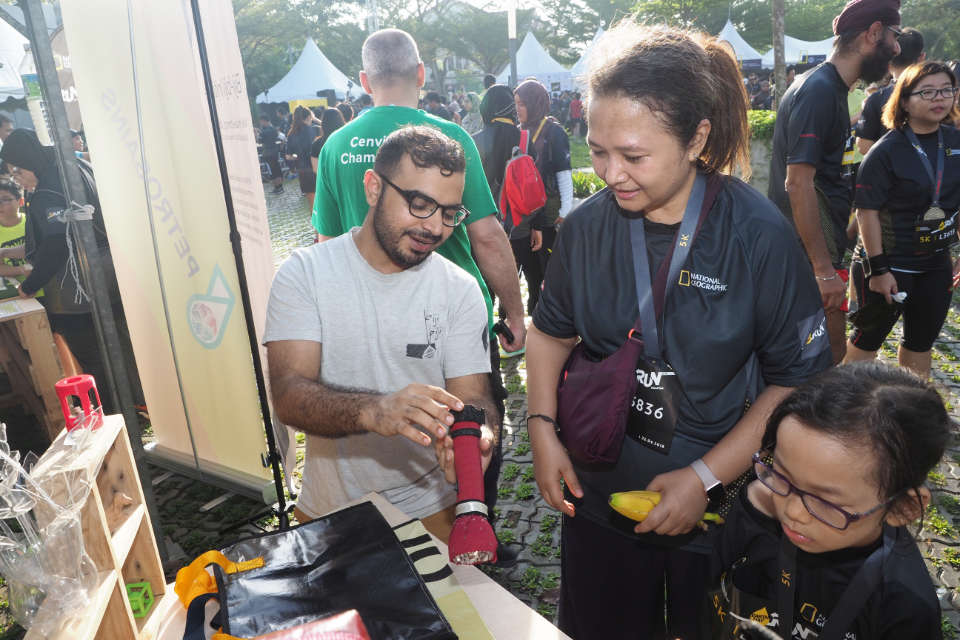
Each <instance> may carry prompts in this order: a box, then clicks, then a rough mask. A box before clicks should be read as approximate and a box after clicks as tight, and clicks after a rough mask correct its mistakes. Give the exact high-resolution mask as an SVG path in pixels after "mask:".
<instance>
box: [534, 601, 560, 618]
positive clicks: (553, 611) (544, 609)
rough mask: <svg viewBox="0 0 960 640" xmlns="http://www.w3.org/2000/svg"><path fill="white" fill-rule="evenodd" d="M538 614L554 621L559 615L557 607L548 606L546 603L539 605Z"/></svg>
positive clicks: (553, 605)
mask: <svg viewBox="0 0 960 640" xmlns="http://www.w3.org/2000/svg"><path fill="white" fill-rule="evenodd" d="M537 613H539V614H540V615H542V616H543V617H544V618H546V619H547V620H553V618H554V616H556V615H557V605H555V604H547V603H546V602H544V603H541V604H538V605H537Z"/></svg>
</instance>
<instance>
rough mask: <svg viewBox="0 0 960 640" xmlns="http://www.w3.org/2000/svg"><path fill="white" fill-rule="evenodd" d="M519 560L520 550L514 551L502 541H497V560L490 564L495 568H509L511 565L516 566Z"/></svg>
mask: <svg viewBox="0 0 960 640" xmlns="http://www.w3.org/2000/svg"><path fill="white" fill-rule="evenodd" d="M519 560H520V552H519V551H516V550H514V549H512V548H510V547H508V546H507V545H505V544H503V543H502V542H499V541H498V542H497V561H496V562H494V563H492V565H491V566H494V567H496V568H497V569H509V568H511V567H515V566H517V562H518V561H519Z"/></svg>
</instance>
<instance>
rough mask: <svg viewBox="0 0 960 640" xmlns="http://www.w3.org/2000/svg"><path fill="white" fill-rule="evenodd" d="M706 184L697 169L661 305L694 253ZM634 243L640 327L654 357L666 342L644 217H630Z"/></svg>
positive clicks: (646, 345)
mask: <svg viewBox="0 0 960 640" xmlns="http://www.w3.org/2000/svg"><path fill="white" fill-rule="evenodd" d="M706 185H707V179H706V177H705V176H704V175H703V174H702V173H700V172H697V177H696V178H695V179H694V181H693V188H692V189H691V190H690V199H689V200H687V208H686V209H685V210H684V212H683V220H682V221H681V222H680V230H679V231H678V232H677V235H676V236H675V237H674V247H673V256H672V257H671V258H670V269H669V271H668V275H667V278H666V279H665V280H662V281H660V283H659V284H661V285H662V286H661V287H660V288H661V290H662V293H661V294H660V296H659V297H660V301H661V302H660V304H661V306H662V305H663V301H664V300H666V297H667V291H668V287H669V286H670V285H671V284H673V283H674V282H676V280H677V277H678V276H679V274H680V267H682V266H683V263H684V262H685V261H686V259H687V255H689V253H690V245H692V244H693V237H694V235H695V234H696V231H697V226H698V225H699V224H700V218H701V216H702V215H703V211H701V209H702V208H703V197H704V193H705V192H706ZM630 244H631V245H632V247H633V273H634V278H635V280H636V284H637V305H638V306H639V309H640V327H641V328H642V329H643V346H644V353H645V354H646V355H648V356H651V357H653V358H660V356H661V353H662V351H663V345H662V343H661V341H660V335H659V330H658V328H657V309H656V308H655V303H654V288H655V286H656V285H655V284H653V283H651V281H650V263H649V260H648V258H647V241H646V234H645V233H644V229H643V218H633V219H632V220H630ZM661 270H662V269H661Z"/></svg>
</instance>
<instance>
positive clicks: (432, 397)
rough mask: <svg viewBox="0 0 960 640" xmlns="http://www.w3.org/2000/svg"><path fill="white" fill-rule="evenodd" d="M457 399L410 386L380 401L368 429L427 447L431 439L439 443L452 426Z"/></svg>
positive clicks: (460, 405)
mask: <svg viewBox="0 0 960 640" xmlns="http://www.w3.org/2000/svg"><path fill="white" fill-rule="evenodd" d="M461 409H463V403H462V402H460V399H459V398H457V397H456V396H454V395H451V394H450V393H447V392H446V391H445V390H443V389H441V388H440V387H434V386H431V385H428V384H417V383H414V384H410V385H407V386H406V387H404V388H403V389H401V390H400V391H397V392H395V393H391V394H390V395H386V396H383V397H381V398H379V399H378V400H377V402H376V404H375V408H374V415H373V416H371V419H370V422H369V423H368V425H367V426H368V429H369V430H370V431H372V432H374V433H379V434H380V435H382V436H398V435H399V436H403V437H404V438H407V439H409V440H410V441H412V442H415V443H417V444H421V445H423V446H425V447H426V446H429V445H430V440H431V436H433V437H434V438H437V439H440V438H443V437H444V436H445V435H446V433H447V428H448V427H449V426H450V425H452V424H453V415H452V414H451V413H450V411H451V410H454V411H460V410H461Z"/></svg>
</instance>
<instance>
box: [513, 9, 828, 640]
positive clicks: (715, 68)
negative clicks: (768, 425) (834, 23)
mask: <svg viewBox="0 0 960 640" xmlns="http://www.w3.org/2000/svg"><path fill="white" fill-rule="evenodd" d="M594 51H595V53H594V54H592V56H591V61H590V62H591V68H590V72H589V78H588V83H589V84H588V87H589V99H588V100H587V104H588V110H587V114H586V115H587V124H588V135H587V142H588V144H589V145H590V153H591V158H592V160H593V166H594V169H595V170H596V173H597V175H598V176H600V177H601V178H602V179H603V180H604V181H605V182H606V183H607V185H608V186H607V188H606V189H604V190H603V191H601V192H599V193H597V194H595V195H594V196H593V197H592V198H590V199H588V200H587V201H585V202H584V203H583V204H581V205H580V206H579V207H578V208H577V209H576V210H575V211H574V212H573V213H571V214H570V216H569V217H568V218H567V220H566V221H565V222H564V223H563V225H562V226H561V227H560V234H559V239H558V241H557V244H556V246H555V248H554V252H553V256H552V258H551V260H550V264H549V266H548V269H547V274H546V278H545V281H544V282H545V286H544V290H543V293H542V294H541V297H540V303H539V305H538V307H537V309H536V311H535V313H534V315H533V326H532V327H531V328H530V330H529V333H528V337H527V372H528V375H527V390H528V406H529V413H530V415H529V417H528V429H529V432H530V440H531V445H532V449H533V459H534V467H535V471H536V479H537V485H538V486H539V488H540V492H541V494H542V495H543V497H544V499H545V500H546V502H547V503H548V504H549V505H551V506H552V507H554V508H555V509H558V510H560V511H562V512H563V514H564V518H563V529H562V536H563V538H562V551H561V553H562V571H563V573H562V576H561V599H560V626H561V628H562V629H563V630H564V631H565V632H567V633H568V634H570V635H571V636H573V637H577V638H600V637H602V638H663V637H669V638H674V637H677V636H681V637H683V638H685V639H688V640H689V639H692V638H698V637H701V636H700V635H699V630H698V628H697V626H698V625H697V618H698V616H699V614H700V605H701V603H702V600H703V598H704V597H705V594H706V589H707V584H708V582H709V575H708V564H709V563H708V561H707V559H708V555H707V554H709V553H710V552H711V551H712V547H713V542H714V537H713V535H712V534H701V532H700V531H699V530H698V529H695V525H696V523H697V522H698V521H699V520H700V519H701V518H702V517H703V514H704V511H705V510H706V508H707V505H708V495H709V497H710V498H714V497H715V496H716V495H717V493H718V492H719V493H720V494H721V495H722V493H723V488H722V486H721V485H726V484H730V483H732V482H733V481H734V480H735V479H736V478H737V477H738V476H740V475H741V474H742V473H743V472H744V471H746V470H747V469H748V468H749V466H750V456H751V454H752V453H753V452H754V451H756V450H757V449H758V448H759V445H760V433H761V430H762V425H763V421H764V419H765V417H766V415H767V413H769V411H770V410H771V409H772V408H773V407H774V406H775V405H776V404H777V402H778V401H779V400H780V399H781V398H783V397H784V396H785V395H786V394H787V393H789V390H790V388H791V387H794V386H797V385H799V384H800V383H802V382H804V381H805V380H806V379H807V378H808V377H809V376H810V375H812V374H814V373H816V372H818V371H820V370H822V369H824V368H826V367H828V366H829V364H830V349H829V343H828V340H827V338H826V332H825V328H824V322H825V317H824V313H823V308H822V304H821V302H820V296H819V294H818V291H817V287H816V283H815V281H814V279H813V274H812V272H811V269H810V265H809V263H808V262H807V260H806V258H805V256H804V255H803V253H802V250H801V248H800V245H799V243H798V242H797V241H796V235H795V234H794V233H793V232H792V231H791V229H790V226H789V223H788V222H787V221H786V219H785V218H784V217H783V216H782V215H781V214H780V213H779V212H778V211H777V209H776V208H775V207H774V205H773V204H772V203H770V202H769V201H768V200H766V199H765V198H764V197H763V196H761V195H760V194H759V193H757V192H756V191H754V190H753V189H751V188H750V187H748V186H747V185H745V184H744V183H742V182H740V181H739V180H737V179H735V178H731V177H728V176H723V175H721V172H723V171H727V170H729V169H730V168H732V167H734V166H737V165H739V166H740V167H744V166H747V163H748V154H747V149H748V127H747V118H746V107H747V100H746V94H745V93H744V88H743V83H742V81H741V79H740V74H739V71H738V67H737V63H736V60H734V59H733V57H732V56H731V55H730V54H729V53H728V51H727V49H726V48H725V46H724V45H723V44H722V43H719V42H718V41H716V40H713V39H710V38H707V37H703V38H697V39H695V38H694V37H692V36H691V35H689V34H687V33H686V32H683V31H680V30H674V29H670V28H667V27H649V28H648V27H642V26H640V25H636V24H633V23H630V22H625V23H621V24H620V25H619V26H617V27H616V28H615V29H612V30H611V31H609V32H608V33H606V34H604V36H603V37H602V38H601V39H600V40H599V41H598V42H597V45H596V47H595V49H594ZM695 194H703V205H702V207H701V206H697V205H696V204H694V205H693V206H691V207H690V209H691V210H690V211H689V212H688V211H687V208H688V207H687V205H688V203H690V202H691V201H693V202H694V203H696V200H697V197H696V195H695ZM701 209H704V210H703V211H701ZM697 216H699V218H700V222H699V224H698V226H696V227H695V228H694V231H693V232H692V233H685V232H683V231H680V232H679V233H678V231H679V227H680V225H681V224H682V223H683V222H682V221H687V222H686V223H687V224H689V223H690V222H691V221H693V220H695V219H696V217H697ZM635 234H636V235H639V236H640V237H641V238H643V240H642V242H643V244H639V242H640V241H638V244H637V249H638V251H637V252H636V253H635V252H634V245H633V241H632V236H634V235H635ZM687 251H688V252H689V253H688V254H687V257H686V259H685V260H682V261H676V262H677V264H675V265H673V264H672V263H674V262H675V261H674V260H673V259H672V258H668V256H670V255H674V256H676V255H682V254H683V253H684V252H687ZM678 252H679V254H678ZM635 257H636V258H637V259H636V261H635V260H634V258H635ZM644 261H646V262H647V264H648V268H649V274H650V276H652V275H653V274H657V273H658V272H661V265H665V267H666V265H670V266H675V267H676V268H678V269H679V271H678V272H677V274H678V275H677V276H676V277H675V278H669V279H667V277H664V278H659V277H658V278H651V277H650V276H648V277H647V279H646V281H644V280H643V278H642V277H641V278H639V286H638V276H637V275H636V271H637V270H640V269H641V267H642V265H643V263H644ZM664 273H665V272H664ZM651 279H653V280H654V281H655V282H659V283H662V284H663V288H662V291H663V295H662V296H660V295H659V294H658V293H656V292H655V291H654V290H655V289H659V287H655V286H652V285H651ZM652 292H653V293H654V295H653V296H651V295H650V294H651V293H652ZM651 297H654V298H656V299H657V301H656V302H651V303H650V304H649V305H645V306H644V309H645V310H646V309H650V313H652V314H653V315H654V316H655V318H656V319H655V321H654V322H652V323H651V324H653V325H655V326H650V325H648V323H647V322H643V323H642V332H641V333H640V336H641V337H642V339H643V341H644V345H645V347H644V349H645V354H646V355H648V356H649V355H651V354H653V352H654V350H655V349H656V351H659V352H660V354H661V355H660V357H659V358H658V359H657V364H656V367H657V370H656V371H653V370H652V369H651V370H648V372H647V373H649V374H652V375H644V376H642V378H643V379H644V380H647V381H650V380H651V379H657V378H659V379H661V380H663V379H670V380H672V381H673V382H671V383H669V384H668V385H655V384H654V383H650V385H649V387H648V386H646V385H645V384H644V385H639V386H638V390H639V392H638V394H637V396H636V397H635V398H634V400H633V403H632V405H633V406H636V403H637V402H638V399H642V400H643V401H644V403H645V404H644V406H645V407H647V406H648V405H654V404H655V405H656V409H662V408H663V407H668V408H671V409H673V410H674V411H672V412H671V411H658V410H654V409H652V408H651V410H650V411H649V412H648V411H644V412H643V414H641V415H636V416H632V419H631V421H630V423H629V425H628V433H629V435H628V436H627V437H625V438H623V442H622V448H621V450H620V452H619V458H618V459H617V461H616V462H615V463H613V464H610V465H588V464H582V463H580V462H576V461H575V460H573V459H571V457H570V455H569V454H568V452H567V450H566V449H565V448H564V446H563V445H562V444H561V442H560V440H559V439H558V437H557V435H556V433H555V431H554V426H555V423H556V422H557V417H558V412H557V407H558V402H557V384H558V380H559V379H560V376H561V371H562V369H563V366H564V362H565V361H566V360H567V357H568V356H569V355H570V353H571V350H572V349H573V348H574V345H575V344H576V343H577V342H578V341H582V343H583V348H585V349H586V350H587V351H588V352H589V353H590V354H592V355H593V356H594V357H596V358H606V357H607V356H610V355H611V354H613V353H614V352H615V351H617V350H618V349H619V348H620V347H621V345H623V344H624V342H625V341H626V340H627V339H628V333H630V331H631V328H632V327H633V326H634V321H635V320H636V319H637V317H638V314H639V312H640V307H639V305H640V303H641V301H645V300H650V298H651ZM660 300H662V302H661V301H660ZM641 315H642V314H641ZM658 336H659V337H658ZM634 337H636V334H634ZM641 364H642V363H641V362H638V366H640V365H641ZM641 373H643V372H642V371H641ZM640 377H641V376H638V378H640ZM764 387H765V388H764ZM641 394H644V395H641ZM649 394H652V395H649ZM598 395H599V394H598ZM747 407H749V409H747ZM634 413H637V412H634ZM671 414H672V415H673V416H675V419H672V420H671V419H669V418H664V416H667V417H668V416H670V415H671ZM577 427H578V420H577V418H576V417H575V418H573V419H572V420H570V421H569V422H568V423H561V424H560V425H559V428H560V431H561V432H564V431H567V430H570V431H574V430H576V429H577ZM655 432H656V433H655ZM654 433H655V435H656V437H657V439H655V438H653V437H652V436H653V435H654ZM635 489H649V490H654V491H659V492H661V494H662V499H661V500H660V503H659V504H658V505H657V506H656V507H655V508H654V509H653V510H652V511H651V512H650V514H649V515H648V516H647V518H646V520H645V521H644V522H642V523H640V524H639V525H637V524H636V523H634V522H625V521H624V519H618V517H617V516H616V514H614V513H613V512H612V510H611V509H610V508H609V507H608V505H607V499H608V496H609V495H610V493H613V492H616V491H629V490H635ZM637 534H641V535H637ZM665 594H666V598H665ZM664 599H666V602H664ZM665 607H666V613H667V615H666V621H665V620H664V610H665Z"/></svg>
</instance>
